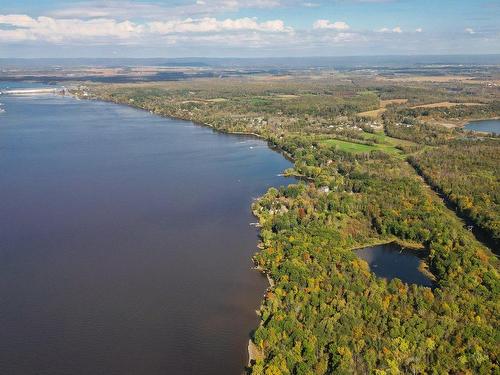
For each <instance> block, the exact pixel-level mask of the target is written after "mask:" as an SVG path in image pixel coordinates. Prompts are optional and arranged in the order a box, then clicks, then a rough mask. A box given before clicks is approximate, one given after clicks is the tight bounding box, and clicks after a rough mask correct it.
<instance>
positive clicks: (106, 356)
mask: <svg viewBox="0 0 500 375" xmlns="http://www.w3.org/2000/svg"><path fill="white" fill-rule="evenodd" d="M0 102H2V103H3V104H4V106H3V108H5V109H6V112H5V113H1V114H0V211H1V216H0V338H1V339H0V373H1V374H23V375H30V374H38V375H49V374H50V375H58V374H61V375H62V374H65V375H66V374H72V375H78V374H86V375H87V374H92V375H99V374H103V375H104V374H106V375H113V374H117V375H118V374H119V375H125V374H144V375H154V374H214V375H215V374H217V375H220V374H240V373H241V372H242V370H243V367H244V365H245V364H246V360H247V353H246V349H247V342H248V335H249V332H250V331H251V330H252V329H253V328H255V327H256V325H257V324H258V318H257V316H256V314H255V310H256V309H257V308H258V306H259V304H260V301H261V298H262V295H263V292H264V290H265V288H266V285H267V282H266V281H265V279H264V278H263V277H262V276H260V275H259V274H258V273H257V272H256V271H253V270H251V267H252V263H251V255H252V254H253V253H254V252H255V251H256V250H257V249H256V244H257V240H258V239H257V232H256V230H255V229H254V228H252V227H251V226H249V223H250V222H252V221H255V220H256V219H255V218H254V217H252V215H251V212H250V204H251V201H252V198H254V197H257V196H259V195H261V194H262V193H264V192H265V191H266V189H267V188H268V187H270V186H279V185H283V184H286V183H288V182H290V181H286V180H285V179H284V178H282V177H278V176H277V175H278V174H279V173H280V172H281V171H283V170H284V169H285V168H287V167H289V166H290V163H289V162H288V161H286V160H285V159H284V158H283V157H282V156H281V155H279V154H278V153H276V152H274V151H272V150H270V149H269V148H268V147H267V145H266V144H265V143H264V142H262V141H260V140H257V139H253V138H249V137H245V136H234V135H224V134H218V133H215V132H213V131H212V130H210V129H208V128H204V127H200V126H198V125H194V124H192V123H190V122H185V121H178V120H173V119H164V118H160V117H157V116H153V115H150V114H149V113H147V112H144V111H139V110H135V109H132V108H128V107H124V106H119V105H114V104H109V103H100V102H91V101H77V100H75V99H72V98H64V97H57V96H51V95H48V96H39V97H8V96H0Z"/></svg>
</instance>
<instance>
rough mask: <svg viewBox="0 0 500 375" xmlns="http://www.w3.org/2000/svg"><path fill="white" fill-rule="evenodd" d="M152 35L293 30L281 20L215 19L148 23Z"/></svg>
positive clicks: (188, 19)
mask: <svg viewBox="0 0 500 375" xmlns="http://www.w3.org/2000/svg"><path fill="white" fill-rule="evenodd" d="M147 26H148V28H149V30H150V31H151V32H152V33H158V34H172V33H208V32H211V33H218V32H223V31H242V30H252V31H262V32H280V33H281V32H292V31H293V29H292V28H290V27H287V26H285V24H284V22H283V21H281V20H273V21H266V22H261V23H259V22H257V20H256V19H255V18H238V19H230V18H228V19H225V20H222V21H219V20H217V19H216V18H208V17H207V18H202V19H198V20H195V19H192V18H187V19H185V20H183V21H166V22H159V21H155V22H149V23H148V24H147Z"/></svg>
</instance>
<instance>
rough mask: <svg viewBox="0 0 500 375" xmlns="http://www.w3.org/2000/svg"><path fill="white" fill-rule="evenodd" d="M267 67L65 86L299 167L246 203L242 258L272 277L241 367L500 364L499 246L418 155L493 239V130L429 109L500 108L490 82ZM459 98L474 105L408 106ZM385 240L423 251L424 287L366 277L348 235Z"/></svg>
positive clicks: (482, 370) (488, 367)
mask: <svg viewBox="0 0 500 375" xmlns="http://www.w3.org/2000/svg"><path fill="white" fill-rule="evenodd" d="M274 78H275V77H254V78H245V79H243V78H229V79H212V80H193V81H183V82H168V83H161V84H150V83H148V84H135V85H130V84H128V85H105V86H101V85H86V86H81V87H79V88H78V89H76V90H74V92H73V93H74V94H75V95H77V96H78V97H84V98H89V99H99V100H107V101H112V102H116V103H121V104H127V105H132V106H135V107H137V108H141V109H145V110H148V111H151V112H153V113H156V114H159V115H164V116H173V117H178V118H182V119H187V120H191V121H195V122H198V123H202V124H205V125H208V126H211V127H213V128H214V129H216V130H219V131H225V132H244V133H250V134H256V135H258V136H260V137H263V138H265V139H267V140H268V142H269V144H270V145H271V146H273V147H275V148H276V149H278V150H280V151H281V152H282V153H283V154H285V155H286V156H287V157H289V158H290V159H291V160H293V162H294V167H293V168H292V169H291V170H287V171H286V172H285V173H286V174H287V175H293V176H297V177H298V178H299V180H300V182H297V183H294V184H291V185H289V186H287V187H281V188H280V189H275V188H271V189H269V191H268V192H267V193H266V194H265V195H264V196H262V197H261V198H259V199H258V200H256V201H255V203H254V205H253V207H252V210H253V212H254V214H255V215H256V216H257V217H258V219H259V223H260V226H261V231H260V237H261V243H260V246H259V247H260V250H259V251H258V252H257V253H256V254H255V256H254V261H255V264H256V266H257V268H258V269H260V270H261V271H262V272H264V273H265V274H266V275H267V276H268V277H269V278H270V280H272V286H270V287H269V289H268V290H267V292H266V295H265V298H264V300H263V302H262V305H261V307H260V310H259V316H260V324H259V326H258V327H257V328H256V330H255V332H254V333H253V335H252V342H253V343H254V344H255V347H256V348H257V350H258V352H259V355H258V356H257V357H256V358H254V359H253V361H252V363H251V366H250V367H249V368H248V372H249V373H252V374H256V375H261V374H262V375H278V374H331V373H339V374H368V373H369V374H372V373H373V374H403V373H410V374H427V373H432V374H445V373H454V374H476V373H477V374H500V367H499V364H498V361H499V354H500V353H499V352H500V351H499V345H498V342H499V339H500V336H499V332H500V330H499V328H500V327H499V314H498V311H499V307H500V298H499V297H500V296H499V293H500V278H499V273H498V259H497V258H496V257H495V256H494V255H493V254H492V251H491V250H492V249H490V248H488V247H486V246H484V245H483V244H481V243H480V242H479V241H478V240H477V239H476V238H475V237H474V235H473V234H472V233H471V232H470V231H468V230H467V228H466V226H465V224H464V222H463V221H461V220H460V219H459V218H458V217H457V216H456V215H455V213H454V212H453V211H451V210H449V209H448V208H446V206H445V204H444V202H443V200H442V199H441V198H440V197H439V196H438V195H437V194H436V193H435V192H434V191H433V190H431V189H429V188H428V186H427V185H426V184H425V183H424V181H423V180H422V178H421V177H420V176H419V175H418V174H417V172H416V170H415V167H418V168H419V169H420V170H421V171H422V173H424V174H425V175H426V176H428V177H429V180H430V181H432V185H434V186H433V187H435V188H439V189H440V190H442V191H443V192H445V194H446V195H447V196H448V197H449V198H450V199H451V200H452V201H454V202H456V204H457V206H458V207H460V210H463V211H464V212H465V213H467V215H470V217H471V218H472V219H473V220H474V221H475V222H476V223H477V225H480V226H482V227H483V228H484V229H485V230H488V231H489V232H490V233H491V236H492V237H493V238H496V239H498V228H499V227H498V212H499V211H498V192H499V190H498V189H499V184H498V176H499V174H498V172H499V171H498V165H499V163H498V161H499V159H500V147H499V146H500V144H499V143H498V140H496V139H495V138H494V137H489V136H484V135H475V134H469V133H467V132H464V131H463V130H462V129H461V128H459V127H452V128H450V127H444V126H442V125H440V124H439V122H440V121H441V120H442V119H443V118H446V119H448V118H452V117H453V119H455V120H456V121H457V122H462V121H466V120H467V119H468V118H472V117H474V118H478V117H479V118H489V117H498V116H500V108H499V105H498V100H499V97H500V92H499V89H498V87H490V86H480V85H478V84H477V83H471V84H466V83H456V82H454V83H422V82H418V83H414V84H407V83H397V82H389V83H388V82H386V81H382V80H380V79H373V78H370V77H369V76H366V75H365V74H354V75H352V76H350V77H346V76H345V75H337V76H335V75H331V74H329V75H327V76H325V77H323V79H317V78H316V77H313V78H314V79H313V78H307V77H305V76H300V77H288V78H281V77H280V79H274ZM471 98H473V99H474V101H475V102H477V103H480V105H478V106H470V107H466V108H463V107H465V106H461V107H458V106H457V107H454V108H452V109H451V110H449V111H448V110H446V109H441V110H438V109H431V110H428V109H414V108H412V107H414V106H415V105H420V104H427V103H432V102H433V101H439V102H441V101H448V102H455V103H462V102H464V101H467V100H469V101H470V100H471ZM388 99H406V100H405V102H403V101H400V102H399V104H394V105H389V106H387V108H384V110H385V111H381V112H380V115H379V116H378V117H377V118H366V117H364V116H360V115H359V114H360V113H362V112H366V111H373V110H377V109H378V108H380V106H381V100H388ZM326 188H327V189H326ZM393 241H396V242H399V243H401V244H403V245H404V246H408V247H412V248H416V249H419V250H415V251H420V252H422V253H423V254H424V256H425V263H426V264H427V266H428V269H429V271H430V272H431V273H432V275H433V277H434V279H435V285H436V286H435V288H427V287H422V286H417V285H413V284H412V285H408V284H405V283H403V282H402V281H401V280H398V279H393V280H385V279H382V278H378V277H376V276H375V275H374V273H372V272H371V271H370V269H369V267H368V264H367V263H366V262H365V261H363V260H361V259H359V258H357V257H356V255H355V254H354V252H353V251H352V250H353V249H357V248H362V247H366V246H369V245H372V244H380V243H389V242H393Z"/></svg>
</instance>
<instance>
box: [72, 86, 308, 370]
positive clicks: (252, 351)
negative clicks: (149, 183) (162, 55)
mask: <svg viewBox="0 0 500 375" xmlns="http://www.w3.org/2000/svg"><path fill="white" fill-rule="evenodd" d="M66 95H68V94H66ZM69 95H71V96H73V97H74V98H76V99H78V100H81V99H85V100H96V101H101V102H105V103H112V104H115V105H123V106H126V107H131V108H134V109H138V110H142V111H146V112H148V113H151V114H153V115H156V116H160V117H164V118H169V119H175V120H181V121H189V122H191V123H193V124H195V125H197V126H203V127H208V128H210V129H212V130H213V131H214V132H217V133H221V134H227V135H242V136H248V137H255V138H257V139H260V140H263V141H266V142H267V146H268V147H269V149H271V150H272V151H275V152H277V153H279V154H280V155H282V156H283V157H284V158H285V159H287V160H288V161H290V162H292V163H294V159H293V158H292V156H291V155H290V154H289V153H288V152H286V151H285V150H282V149H280V148H279V147H278V146H277V145H275V144H274V143H272V142H271V141H270V139H269V138H266V137H265V136H263V135H260V134H257V133H252V132H241V131H226V130H223V129H217V128H215V127H214V126H213V125H211V124H208V123H203V122H199V121H193V120H191V119H188V118H181V117H177V116H171V115H164V114H160V113H156V112H153V111H149V110H147V109H145V108H141V107H139V106H135V105H134V104H133V103H130V104H129V103H122V102H115V101H112V100H106V99H103V98H99V97H79V96H78V95H77V94H75V93H71V92H70V93H69ZM291 177H295V178H298V179H300V177H297V176H291ZM257 199H259V197H258V198H257ZM252 215H253V216H254V217H256V218H257V219H258V216H257V215H256V214H255V213H254V212H253V211H252ZM259 224H260V223H259ZM259 246H260V244H259V243H258V244H257V246H256V248H257V249H259ZM253 269H254V270H256V271H258V272H259V273H260V274H261V275H263V276H266V278H267V281H268V284H269V287H268V288H266V290H265V291H264V294H263V299H262V300H261V303H260V305H259V307H258V309H259V310H260V308H261V306H262V305H263V304H264V302H265V298H266V294H267V292H269V291H270V290H271V289H272V288H273V287H274V280H273V279H272V278H271V277H270V276H269V274H268V272H267V271H266V270H264V269H262V268H260V267H253ZM259 310H256V313H257V315H258V311H259ZM259 324H260V323H259ZM257 327H258V326H257ZM257 327H255V329H256V328H257ZM255 329H254V330H255ZM263 357H264V354H263V353H262V352H261V351H260V350H259V349H258V348H257V346H256V344H255V343H254V342H253V340H252V339H251V338H250V339H249V340H248V347H247V358H248V360H247V367H248V368H250V367H251V365H252V362H253V361H256V360H258V359H260V358H263Z"/></svg>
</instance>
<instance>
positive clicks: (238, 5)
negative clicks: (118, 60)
mask: <svg viewBox="0 0 500 375" xmlns="http://www.w3.org/2000/svg"><path fill="white" fill-rule="evenodd" d="M281 1H282V0H192V1H191V2H187V3H186V2H183V3H181V2H178V3H177V4H168V3H169V1H165V3H167V4H162V3H153V2H137V1H133V0H107V1H97V0H90V1H76V2H70V1H68V2H67V3H68V4H69V5H66V6H65V7H63V8H61V9H58V10H55V11H53V12H51V13H50V14H49V15H50V16H53V17H55V18H79V19H81V18H94V17H107V18H113V19H119V20H123V19H129V20H130V19H133V20H137V19H144V20H146V19H159V18H163V19H164V20H172V19H176V18H181V17H185V18H187V17H198V18H201V17H209V16H213V15H215V14H220V13H227V12H237V11H238V10H241V9H251V8H254V9H266V8H267V9H269V8H276V7H279V6H281V5H282V3H281ZM285 1H286V0H285Z"/></svg>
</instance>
